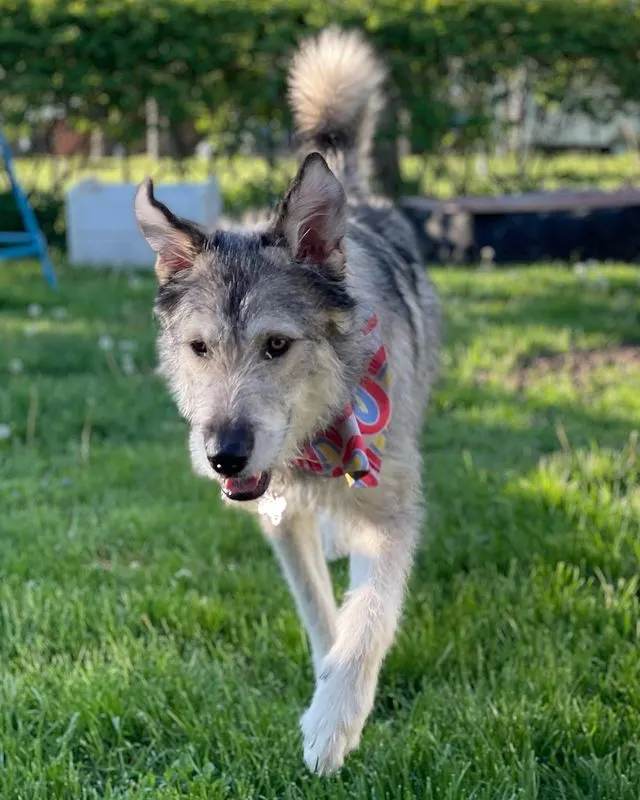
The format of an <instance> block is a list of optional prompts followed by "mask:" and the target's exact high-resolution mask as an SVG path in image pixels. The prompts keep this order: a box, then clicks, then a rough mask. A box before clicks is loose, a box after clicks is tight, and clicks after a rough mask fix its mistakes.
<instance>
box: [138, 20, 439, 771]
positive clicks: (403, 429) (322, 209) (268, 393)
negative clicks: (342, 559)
mask: <svg viewBox="0 0 640 800" xmlns="http://www.w3.org/2000/svg"><path fill="white" fill-rule="evenodd" d="M384 77H385V76H384V70H383V69H382V67H381V66H380V64H379V63H378V60H377V59H376V57H375V54H374V52H373V50H372V49H371V47H370V46H369V45H368V44H367V43H366V42H365V41H364V40H363V39H362V38H361V37H360V36H359V35H358V34H356V33H353V32H349V33H346V32H343V31H340V30H337V29H335V28H331V29H328V30H326V31H324V32H323V33H322V34H321V35H320V36H319V37H317V38H315V39H311V40H308V41H306V42H304V43H303V44H302V46H301V47H300V49H299V50H298V52H297V53H296V55H295V56H294V58H293V62H292V66H291V71H290V75H289V92H290V100H291V104H292V108H293V113H294V117H295V120H296V123H297V127H298V134H299V137H300V140H301V142H302V150H303V152H302V163H301V166H300V168H299V171H298V174H297V176H296V178H295V179H294V181H293V183H292V184H291V187H290V189H289V191H288V193H287V195H286V197H285V198H284V200H283V202H282V203H281V205H280V207H279V209H278V210H277V212H276V213H275V214H274V215H273V217H272V218H271V219H270V220H268V221H266V222H265V223H264V224H262V225H259V226H254V227H253V228H252V229H250V230H247V229H238V230H222V231H220V230H219V231H216V232H207V231H204V230H202V229H201V228H199V227H198V226H196V225H194V224H192V223H190V222H187V221H185V220H183V219H179V218H177V217H176V216H175V215H174V214H172V213H171V212H170V211H169V209H167V208H166V207H165V206H164V205H163V204H161V203H160V202H158V201H157V200H156V199H155V198H154V195H153V186H152V184H151V182H150V181H149V180H147V181H144V182H143V183H142V184H141V185H140V187H139V189H138V192H137V194H136V200H135V212H136V216H137V219H138V223H139V225H140V228H141V230H142V233H143V234H144V236H145V237H146V239H147V241H148V243H149V244H150V245H151V247H152V248H153V249H154V250H155V252H156V254H157V262H156V273H157V277H158V281H159V289H158V294H157V301H156V313H157V317H158V320H159V328H160V332H159V354H160V365H161V371H162V373H163V375H164V376H166V379H167V381H168V384H169V386H170V389H171V391H172V393H173V395H174V397H175V399H176V402H177V405H178V408H179V410H180V412H181V414H182V415H183V416H184V417H185V418H186V419H187V420H188V421H189V423H190V426H191V433H190V449H191V457H192V461H193V465H194V468H195V470H196V472H198V473H199V474H202V475H205V476H207V477H209V478H213V479H215V480H217V481H219V482H220V484H221V486H222V493H223V496H224V497H225V498H226V500H228V502H230V503H231V504H232V505H235V506H238V507H242V508H244V509H248V510H251V511H254V512H256V513H257V514H258V516H259V518H260V521H261V525H262V528H263V530H264V533H265V534H266V536H267V538H268V540H269V541H270V543H271V544H272V546H273V549H274V550H275V552H276V554H277V556H278V558H279V560H280V563H281V565H282V569H283V571H284V574H285V576H286V578H287V580H288V582H289V584H290V587H291V591H292V593H293V596H294V598H295V602H296V605H297V608H298V611H299V614H300V617H301V618H302V621H303V622H304V624H305V626H306V629H307V631H308V635H309V639H310V645H311V650H312V654H313V662H314V668H315V675H316V688H315V693H314V696H313V700H312V702H311V705H310V706H309V708H308V710H307V711H306V713H305V714H304V715H303V717H302V720H301V727H302V734H303V740H304V759H305V761H306V763H307V765H308V766H309V768H310V769H312V770H314V771H316V772H318V773H320V774H327V773H331V772H333V771H335V770H337V769H339V768H340V766H341V765H342V763H343V760H344V758H345V755H346V754H347V753H348V752H349V751H351V750H353V749H354V748H356V747H357V746H358V742H359V739H360V734H361V731H362V728H363V725H364V723H365V720H366V718H367V716H368V715H369V713H370V711H371V708H372V705H373V701H374V695H375V690H376V684H377V680H378V673H379V670H380V666H381V663H382V660H383V658H384V655H385V653H386V651H387V650H388V648H389V647H390V645H391V643H392V639H393V636H394V632H395V630H396V627H397V624H398V619H399V616H400V612H401V606H402V601H403V595H404V591H405V583H406V580H407V577H408V574H409V570H410V567H411V561H412V556H413V551H414V547H415V545H416V541H417V539H418V535H419V532H420V529H421V525H422V520H423V503H422V490H421V456H420V450H419V442H418V440H419V435H420V428H421V422H422V416H423V411H424V408H425V406H426V403H427V399H428V397H429V393H430V389H431V387H432V386H433V383H434V380H435V377H436V372H437V364H438V328H439V307H438V301H437V297H436V294H435V292H434V289H433V287H432V285H431V283H430V282H429V279H428V278H427V276H426V273H425V269H424V266H423V264H422V263H421V260H420V255H419V252H418V248H417V244H416V242H415V240H414V236H413V233H412V230H411V227H410V225H409V224H408V223H407V221H406V220H405V219H404V218H403V216H402V215H401V214H400V213H399V212H398V211H397V210H395V209H394V208H393V206H392V205H391V204H389V203H386V202H383V201H379V200H373V199H372V198H371V197H370V196H369V187H368V179H369V173H370V156H369V154H370V148H371V140H372V136H373V132H374V128H375V121H376V117H377V115H378V112H379V110H380V109H381V107H382V97H381V87H382V83H383V80H384ZM372 319H374V320H377V322H378V325H377V330H378V334H379V335H380V337H381V341H382V344H383V346H384V353H385V358H386V367H385V369H386V370H388V377H389V378H390V389H389V393H388V394H389V398H390V404H391V417H390V421H388V422H387V424H386V425H385V430H384V435H385V437H386V438H385V442H384V450H383V452H382V456H381V463H380V464H379V468H380V471H379V474H378V475H377V476H376V477H375V479H374V480H372V481H370V484H369V485H364V486H362V485H359V484H356V485H355V486H354V485H350V482H349V481H348V480H345V477H344V475H342V476H340V477H335V475H336V474H339V473H340V472H341V471H340V469H338V470H337V471H334V472H333V474H332V473H331V469H332V468H333V467H332V465H330V466H329V472H328V473H327V472H326V471H324V472H322V471H320V473H319V472H318V470H314V469H313V468H309V467H308V466H307V468H305V467H304V465H303V464H302V465H301V462H300V461H299V459H300V458H301V456H302V455H304V453H305V452H306V451H305V447H306V446H307V445H308V443H309V442H313V440H314V437H317V436H318V434H319V432H322V431H325V430H326V429H328V428H330V427H331V426H332V425H334V424H335V423H336V420H344V416H345V413H347V412H345V409H353V407H354V403H355V404H357V403H358V400H357V390H358V387H359V386H361V385H362V381H363V379H364V377H365V376H366V375H367V373H368V370H370V369H371V364H372V363H374V362H373V361H372V353H373V351H372V345H371V337H368V336H365V335H364V333H363V331H365V330H366V329H367V325H368V322H369V321H371V320H372ZM376 346H377V345H376ZM374 350H375V347H374ZM378 366H379V364H378ZM387 385H388V384H387ZM377 444H378V445H379V448H378V451H376V452H378V455H379V454H380V453H379V450H380V449H381V448H382V443H381V442H380V441H378V443H377ZM374 450H375V448H374ZM372 461H375V454H374V456H372ZM334 466H335V463H334ZM370 466H371V465H370ZM344 472H348V468H347V467H345V469H344ZM365 473H366V466H365V469H364V472H358V473H357V474H355V475H352V480H351V483H353V480H354V479H355V480H356V481H357V479H359V478H360V477H362V475H363V474H365ZM327 550H330V551H331V553H332V554H333V555H334V556H335V555H347V554H348V555H349V558H350V588H349V591H348V593H347V594H346V597H345V600H344V602H343V603H342V605H341V606H340V608H337V606H336V602H335V599H334V594H333V589H332V585H331V580H330V575H329V571H328V569H327V565H326V559H325V552H326V551H327Z"/></svg>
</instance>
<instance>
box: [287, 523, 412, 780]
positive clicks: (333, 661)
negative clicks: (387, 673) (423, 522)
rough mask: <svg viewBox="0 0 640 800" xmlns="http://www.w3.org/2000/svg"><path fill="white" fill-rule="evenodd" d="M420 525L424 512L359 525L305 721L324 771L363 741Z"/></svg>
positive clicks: (309, 750)
mask: <svg viewBox="0 0 640 800" xmlns="http://www.w3.org/2000/svg"><path fill="white" fill-rule="evenodd" d="M417 529H418V522H417V515H415V514H412V513H401V514H397V515H395V516H394V517H391V516H388V515H387V516H386V518H385V519H383V520H376V521H375V522H373V521H372V520H368V521H365V522H363V523H362V524H361V525H359V526H358V528H357V530H356V531H354V537H353V545H352V555H351V588H350V591H349V592H348V594H347V595H346V598H345V601H344V604H343V605H342V607H341V609H340V611H339V614H338V621H337V631H336V640H335V643H334V645H333V647H332V648H331V650H330V651H329V652H328V654H327V656H326V658H325V659H324V662H323V664H322V668H321V670H320V675H319V677H318V681H317V685H316V690H315V694H314V697H313V701H312V703H311V705H310V707H309V709H308V710H307V711H306V713H305V714H304V715H303V717H302V720H301V726H302V734H303V738H304V759H305V762H306V763H307V766H308V767H309V768H310V769H311V770H312V771H315V772H318V773H319V774H328V773H331V772H334V771H335V770H337V769H339V768H340V767H341V766H342V763H343V761H344V757H345V755H346V754H347V753H348V752H349V751H350V750H353V749H355V748H356V747H357V746H358V743H359V741H360V733H361V731H362V728H363V726H364V723H365V720H366V718H367V716H368V715H369V712H370V711H371V708H372V706H373V700H374V695H375V690H376V685H377V681H378V673H379V671H380V666H381V664H382V659H383V658H384V655H385V653H386V651H387V649H388V648H389V646H390V644H391V642H392V640H393V635H394V632H395V629H396V626H397V622H398V618H399V616H400V611H401V607H402V599H403V595H404V587H405V582H406V578H407V574H408V571H409V568H410V566H411V560H412V554H413V548H414V543H415V538H416V531H417Z"/></svg>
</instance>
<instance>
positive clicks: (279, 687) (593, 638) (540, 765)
mask: <svg viewBox="0 0 640 800" xmlns="http://www.w3.org/2000/svg"><path fill="white" fill-rule="evenodd" d="M434 274H435V278H436V281H437V284H438V287H439V289H440V292H441V295H442V297H443V301H444V304H445V307H446V312H447V314H446V316H447V329H446V349H445V354H444V370H443V371H444V375H443V379H442V381H441V384H440V386H439V389H438V391H437V393H436V395H435V397H434V402H433V405H432V409H431V414H430V415H429V416H428V417H427V420H426V425H425V429H424V453H425V457H426V458H425V470H424V474H425V480H426V486H427V496H428V504H429V523H428V525H427V526H426V527H425V530H424V536H423V541H422V545H421V548H420V551H419V554H418V559H417V565H416V569H415V572H414V574H413V578H412V581H411V586H410V595H409V599H408V602H407V605H406V612H405V615H404V621H403V625H402V629H401V632H400V633H399V635H398V638H397V644H396V646H395V648H394V650H393V651H392V653H391V654H390V656H389V657H388V659H387V661H386V663H385V667H384V670H383V673H382V677H381V682H380V687H379V693H378V698H377V701H376V705H375V709H374V713H373V715H372V718H371V720H370V722H369V724H368V726H367V728H366V731H365V734H364V736H363V740H362V745H361V749H360V751H359V752H358V753H357V754H355V755H354V756H352V757H351V758H350V759H349V761H348V763H347V766H346V767H345V768H344V770H343V771H342V773H341V774H340V775H339V777H337V778H332V779H318V778H315V777H312V776H310V775H309V774H307V772H306V771H305V769H304V767H303V764H302V759H301V752H300V739H299V734H298V730H297V721H298V717H299V715H300V714H301V712H302V711H303V709H304V707H305V704H306V703H307V702H308V701H309V699H310V696H311V692H312V673H311V668H310V664H309V653H308V647H307V644H306V641H305V637H304V635H303V633H302V631H301V628H300V626H299V624H298V621H297V618H296V614H295V611H294V608H293V604H292V601H291V600H290V598H289V595H288V591H287V589H286V587H285V584H284V582H283V581H282V580H281V578H280V575H279V570H278V566H277V564H276V562H275V560H274V558H273V557H272V555H271V553H270V551H269V549H268V547H267V545H266V544H265V543H264V542H263V540H262V539H261V536H260V534H259V533H258V530H257V528H256V526H255V524H254V522H253V521H252V520H251V519H250V518H249V517H248V516H245V515H243V514H240V513H233V512H230V511H227V510H224V511H223V509H222V507H221V504H220V502H219V499H218V496H217V495H218V493H217V490H216V488H215V487H214V486H213V485H212V484H209V483H207V482H205V481H202V480H200V479H196V478H194V477H192V475H191V472H190V468H189V463H188V456H187V448H186V428H185V425H184V424H183V423H182V422H180V421H179V419H178V417H177V414H176V412H175V411H174V409H173V407H172V404H171V401H170V400H169V398H168V397H167V394H166V393H165V391H164V388H163V386H162V385H161V383H160V382H159V380H158V378H157V377H156V376H155V374H154V368H155V362H154V348H153V321H152V316H151V300H152V296H153V288H154V287H153V280H152V277H151V276H150V275H143V276H139V275H135V276H133V277H132V276H128V275H122V274H117V273H110V272H92V271H82V270H71V269H68V268H67V269H63V270H62V271H61V275H60V277H61V286H60V289H59V291H57V292H51V291H49V290H48V289H47V288H46V286H45V284H44V282H43V281H42V279H41V277H40V275H39V272H38V268H37V266H36V265H32V264H23V265H16V264H5V265H3V267H2V270H0V376H1V378H0V435H1V436H2V440H0V574H1V580H0V797H2V798H7V799H9V798H24V799H25V800H39V799H40V798H42V799H44V798H46V800H53V798H179V797H180V798H182V797H189V798H196V799H197V798H223V797H225V798H226V797H228V798H247V799H249V798H251V799H252V800H253V799H254V798H276V797H278V798H302V797H310V798H352V797H357V798H402V799H403V800H406V799H407V798H413V797H416V798H442V799H443V800H444V799H446V800H454V799H458V798H459V799H462V798H465V799H466V798H474V799H480V798H481V799H482V800H507V798H549V800H551V799H553V800H561V799H562V798H575V799H576V800H577V798H585V799H586V798H589V799H593V798H611V800H625V799H626V798H628V799H629V800H637V798H638V797H639V796H640V654H639V650H638V646H639V644H640V628H639V611H640V604H639V600H638V589H639V579H638V572H639V561H640V488H639V484H638V478H639V472H640V444H639V443H638V438H637V431H638V429H639V428H640V355H639V350H638V349H637V348H638V345H640V270H638V269H634V268H632V267H627V266H622V265H617V266H610V267H606V268H593V269H590V268H584V267H580V268H578V269H572V268H569V267H566V266H563V265H556V266H549V267H546V268H530V269H519V270H516V269H513V270H506V271H491V272H478V271H474V270H464V271H444V270H437V271H435V273H434ZM34 304H35V305H34ZM335 575H336V580H337V581H338V583H339V584H340V585H341V586H343V585H344V577H345V570H344V566H342V565H337V567H336V569H335Z"/></svg>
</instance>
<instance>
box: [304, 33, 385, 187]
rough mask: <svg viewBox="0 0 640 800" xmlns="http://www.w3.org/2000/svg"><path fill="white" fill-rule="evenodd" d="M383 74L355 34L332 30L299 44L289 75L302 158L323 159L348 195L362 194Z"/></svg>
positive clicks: (369, 174)
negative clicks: (316, 153) (313, 153)
mask: <svg viewBox="0 0 640 800" xmlns="http://www.w3.org/2000/svg"><path fill="white" fill-rule="evenodd" d="M384 78H385V70H384V68H383V67H382V65H381V64H380V63H379V62H378V59H377V57H376V55H375V53H374V51H373V48H372V47H371V46H370V45H369V44H368V43H367V42H366V41H365V40H364V39H363V38H362V36H361V35H360V34H359V33H357V32H355V31H342V30H340V29H339V28H335V27H331V28H327V29H326V30H324V31H322V33H320V35H319V36H317V37H314V38H312V39H307V40H306V41H304V42H303V43H302V45H301V46H300V48H299V49H298V51H297V52H296V54H295V55H294V57H293V61H292V63H291V67H290V70H289V101H290V103H291V108H292V110H293V116H294V119H295V122H296V127H297V132H298V136H299V138H300V140H301V143H302V148H303V151H304V153H305V154H306V153H308V152H310V151H312V150H317V151H319V152H320V153H322V154H323V155H324V156H325V158H327V161H328V162H329V164H330V166H331V167H332V169H333V170H334V172H335V173H336V174H337V176H338V178H340V180H341V181H342V183H343V186H344V188H345V190H346V192H347V194H356V195H360V194H366V193H367V192H368V191H369V178H370V176H371V143H372V140H373V134H374V132H375V125H376V119H377V116H378V113H379V112H380V110H381V108H382V106H383V97H382V91H381V90H382V83H383V81H384Z"/></svg>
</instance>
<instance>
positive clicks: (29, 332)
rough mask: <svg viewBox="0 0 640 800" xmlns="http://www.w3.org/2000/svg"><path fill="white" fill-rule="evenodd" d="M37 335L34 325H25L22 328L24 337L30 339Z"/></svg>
mask: <svg viewBox="0 0 640 800" xmlns="http://www.w3.org/2000/svg"><path fill="white" fill-rule="evenodd" d="M36 333H38V329H37V328H36V327H35V326H34V325H25V328H24V335H25V336H26V337H27V338H28V339H30V338H31V337H32V336H35V335H36Z"/></svg>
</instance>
